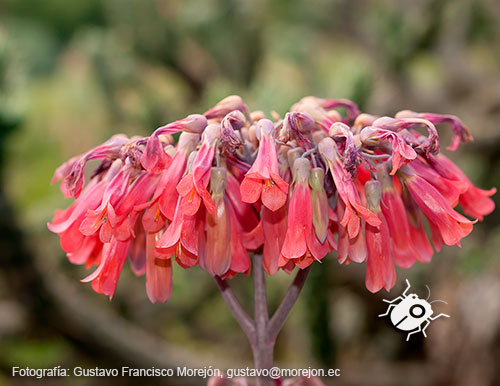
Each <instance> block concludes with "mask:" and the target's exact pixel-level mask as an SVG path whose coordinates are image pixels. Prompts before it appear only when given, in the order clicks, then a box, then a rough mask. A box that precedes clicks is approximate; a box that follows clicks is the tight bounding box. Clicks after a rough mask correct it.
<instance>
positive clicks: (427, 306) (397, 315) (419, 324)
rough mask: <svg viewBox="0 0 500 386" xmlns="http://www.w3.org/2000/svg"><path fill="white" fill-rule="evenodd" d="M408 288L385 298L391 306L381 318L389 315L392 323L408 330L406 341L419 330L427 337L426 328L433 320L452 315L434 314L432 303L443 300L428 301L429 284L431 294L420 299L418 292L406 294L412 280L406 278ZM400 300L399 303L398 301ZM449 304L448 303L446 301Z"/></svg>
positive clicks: (398, 327) (400, 328)
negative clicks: (392, 296) (398, 294)
mask: <svg viewBox="0 0 500 386" xmlns="http://www.w3.org/2000/svg"><path fill="white" fill-rule="evenodd" d="M406 285H407V287H406V289H405V291H404V292H403V294H402V295H401V296H398V297H397V298H396V299H393V300H386V299H383V301H384V302H386V303H389V304H390V305H389V307H388V308H387V311H386V312H385V314H380V315H379V318H380V317H382V316H386V315H389V316H390V318H391V323H392V324H393V325H394V327H396V328H397V329H399V330H402V331H408V332H409V333H408V335H407V336H406V341H408V340H409V339H410V335H412V334H416V333H417V332H420V331H422V334H424V337H426V338H427V335H426V334H425V329H426V328H427V327H428V326H429V324H431V321H433V320H436V319H437V318H440V317H441V316H446V317H447V318H449V317H450V315H447V314H438V315H436V316H432V314H433V313H434V311H433V310H432V307H431V304H432V303H434V302H443V303H446V302H445V301H443V300H433V301H432V302H428V301H427V300H428V299H429V297H430V296H431V290H430V289H429V287H428V286H426V287H427V290H428V291H429V296H427V299H425V300H424V299H420V298H419V297H418V295H416V294H409V295H406V293H407V292H408V290H409V289H410V282H409V281H408V279H406ZM397 301H399V303H396V302H397ZM446 304H448V303H446Z"/></svg>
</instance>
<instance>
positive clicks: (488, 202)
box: [429, 154, 497, 221]
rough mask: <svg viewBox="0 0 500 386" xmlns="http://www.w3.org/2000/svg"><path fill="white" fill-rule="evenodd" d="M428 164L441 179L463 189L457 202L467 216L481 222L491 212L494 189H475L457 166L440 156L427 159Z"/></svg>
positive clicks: (493, 205)
mask: <svg viewBox="0 0 500 386" xmlns="http://www.w3.org/2000/svg"><path fill="white" fill-rule="evenodd" d="M429 162H430V164H431V165H432V167H434V168H435V170H436V171H437V172H438V173H440V174H441V175H442V176H443V178H447V179H449V180H450V181H451V182H452V183H453V184H454V185H455V186H457V185H458V186H462V187H463V189H462V190H461V192H460V196H459V202H460V205H461V206H462V208H463V210H464V212H465V213H466V214H467V215H470V216H472V217H474V218H477V219H479V220H480V221H482V220H483V218H484V216H486V215H487V214H490V213H491V212H493V210H494V209H495V203H494V202H493V200H492V199H491V198H490V197H491V196H492V195H494V194H495V193H496V191H497V190H496V188H492V189H489V190H483V189H479V188H477V187H476V186H474V184H473V183H472V182H471V180H469V178H468V177H467V176H466V175H465V174H464V172H462V171H461V170H460V168H459V167H458V166H457V165H455V164H454V163H453V162H452V161H451V160H449V159H448V158H446V157H445V156H444V155H442V154H440V155H438V156H437V157H436V158H434V157H432V158H429Z"/></svg>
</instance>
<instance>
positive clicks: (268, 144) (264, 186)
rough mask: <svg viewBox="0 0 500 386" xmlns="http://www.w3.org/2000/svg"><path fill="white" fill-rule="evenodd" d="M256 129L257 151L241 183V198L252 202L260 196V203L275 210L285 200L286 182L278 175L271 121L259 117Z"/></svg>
mask: <svg viewBox="0 0 500 386" xmlns="http://www.w3.org/2000/svg"><path fill="white" fill-rule="evenodd" d="M257 130H258V131H257V132H258V133H259V136H260V146H259V153H258V154H257V158H256V159H255V161H254V163H253V165H252V167H251V168H250V170H249V171H248V172H247V173H246V175H245V178H244V179H243V182H242V183H241V187H240V189H241V199H242V201H243V202H248V203H254V202H256V201H257V200H258V199H259V198H260V197H261V196H262V204H264V206H265V207H266V208H268V209H269V210H271V211H276V210H278V209H279V208H281V207H282V206H283V205H284V204H285V202H286V196H287V193H288V184H287V183H286V182H285V181H283V179H282V178H281V177H280V175H279V170H278V159H277V155H276V145H275V143H274V125H273V123H272V122H271V121H270V120H268V119H261V120H260V121H259V122H258V124H257Z"/></svg>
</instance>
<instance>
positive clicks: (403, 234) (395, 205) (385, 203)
mask: <svg viewBox="0 0 500 386" xmlns="http://www.w3.org/2000/svg"><path fill="white" fill-rule="evenodd" d="M377 178H378V181H380V183H381V186H382V201H381V203H380V207H381V208H382V214H383V215H384V218H385V220H386V223H387V228H388V231H389V235H390V238H391V245H392V249H391V252H392V256H393V258H394V262H395V263H396V265H398V266H400V267H403V268H410V267H411V266H412V265H413V264H414V263H415V259H416V258H417V256H418V252H417V251H416V250H415V249H414V247H413V241H412V235H411V232H410V225H409V224H408V216H407V215H406V208H405V206H404V203H403V200H402V198H401V196H400V195H399V194H398V192H396V189H395V188H394V183H393V181H392V180H393V178H392V177H391V176H389V175H388V174H387V170H386V169H385V165H383V164H382V165H379V167H378V170H377Z"/></svg>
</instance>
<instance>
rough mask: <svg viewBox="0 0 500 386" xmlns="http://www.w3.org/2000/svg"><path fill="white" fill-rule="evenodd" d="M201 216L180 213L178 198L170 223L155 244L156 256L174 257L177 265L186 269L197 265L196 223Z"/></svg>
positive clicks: (179, 200)
mask: <svg viewBox="0 0 500 386" xmlns="http://www.w3.org/2000/svg"><path fill="white" fill-rule="evenodd" d="M199 212H202V211H201V210H200V211H199ZM201 216H202V213H197V214H196V215H194V216H189V215H186V214H184V213H182V210H181V198H180V197H179V199H178V201H177V206H176V209H175V214H174V218H173V220H172V223H171V224H170V225H169V226H168V227H167V229H166V230H165V232H164V233H163V235H162V236H161V237H160V239H159V240H158V242H157V243H156V250H157V255H158V256H159V257H160V258H163V259H170V258H172V257H173V256H176V261H177V263H178V264H179V265H181V266H183V267H186V268H189V267H192V266H194V265H196V264H198V241H199V240H198V236H197V228H196V221H197V218H199V217H201Z"/></svg>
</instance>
